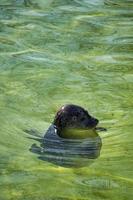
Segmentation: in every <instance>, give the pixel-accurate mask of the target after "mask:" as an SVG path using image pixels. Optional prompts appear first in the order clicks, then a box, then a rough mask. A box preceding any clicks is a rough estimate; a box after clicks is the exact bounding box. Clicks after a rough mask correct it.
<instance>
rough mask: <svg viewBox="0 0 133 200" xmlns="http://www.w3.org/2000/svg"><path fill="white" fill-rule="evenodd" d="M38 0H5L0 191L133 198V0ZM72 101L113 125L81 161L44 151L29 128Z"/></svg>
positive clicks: (82, 199)
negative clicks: (57, 160) (47, 156)
mask: <svg viewBox="0 0 133 200" xmlns="http://www.w3.org/2000/svg"><path fill="white" fill-rule="evenodd" d="M31 3H32V4H31ZM31 3H30V2H27V4H24V2H23V0H17V1H15V0H10V1H8V0H1V1H0V200H30V199H31V200H104V199H108V200H118V199H119V200H132V199H133V192H132V188H133V179H132V178H133V173H132V170H133V163H132V161H133V156H132V154H133V152H132V146H133V136H132V134H133V133H132V130H133V125H132V118H133V110H132V107H133V92H132V91H133V90H132V86H133V75H132V72H133V66H132V62H131V61H132V43H133V37H132V34H133V28H132V16H133V15H132V8H133V6H132V5H133V4H132V1H130V0H38V1H37V0H31ZM66 103H73V104H78V105H80V106H83V107H85V108H86V109H87V110H89V112H90V113H91V114H92V115H93V116H95V117H96V118H98V119H99V120H100V125H101V126H103V127H106V128H107V131H106V132H100V133H99V135H100V137H101V139H102V149H101V155H100V157H99V158H97V159H95V160H94V162H93V163H92V164H91V165H87V164H86V166H84V167H82V168H80V167H79V168H74V167H69V168H66V167H61V166H58V165H54V164H52V163H50V162H46V161H41V160H39V159H38V157H37V155H36V154H34V153H32V152H30V151H29V148H30V147H31V145H32V144H33V143H36V144H38V143H37V142H35V141H33V140H31V139H29V138H28V137H27V133H26V132H25V131H24V130H25V129H27V130H30V129H36V130H37V131H38V132H40V135H41V134H42V133H45V131H46V130H47V128H48V127H49V126H50V123H51V122H52V121H53V118H54V116H55V113H56V112H57V110H58V109H59V108H60V106H62V105H63V104H66Z"/></svg>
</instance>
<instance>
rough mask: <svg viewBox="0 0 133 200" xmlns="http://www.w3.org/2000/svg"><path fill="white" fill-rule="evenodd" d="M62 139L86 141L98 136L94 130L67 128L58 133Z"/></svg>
mask: <svg viewBox="0 0 133 200" xmlns="http://www.w3.org/2000/svg"><path fill="white" fill-rule="evenodd" d="M57 134H58V135H59V136H60V137H62V138H67V139H85V138H95V137H97V136H98V134H97V133H96V131H95V128H94V129H92V128H91V129H80V128H67V129H64V130H63V131H61V133H59V132H58V133H57Z"/></svg>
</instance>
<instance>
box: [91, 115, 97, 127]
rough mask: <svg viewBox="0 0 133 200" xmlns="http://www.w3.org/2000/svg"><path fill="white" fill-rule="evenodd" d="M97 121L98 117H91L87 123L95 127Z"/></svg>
mask: <svg viewBox="0 0 133 200" xmlns="http://www.w3.org/2000/svg"><path fill="white" fill-rule="evenodd" d="M98 123H99V120H98V119H96V118H93V117H91V122H90V121H89V125H90V124H91V125H92V127H95V126H96V125H97V124H98Z"/></svg>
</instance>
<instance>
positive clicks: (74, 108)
mask: <svg viewBox="0 0 133 200" xmlns="http://www.w3.org/2000/svg"><path fill="white" fill-rule="evenodd" d="M98 122H99V121H98V119H96V118H94V117H92V116H91V115H90V114H89V113H88V111H87V110H85V109H84V108H82V107H80V106H78V105H73V104H69V105H65V106H62V107H61V108H60V109H59V111H58V112H57V114H56V116H55V119H54V122H53V124H54V126H55V128H56V129H57V134H58V135H59V136H60V137H65V134H64V132H65V133H66V130H67V131H68V130H70V129H71V130H72V129H73V130H74V129H80V130H81V129H84V130H85V129H94V128H95V127H96V125H97V124H98ZM69 132H70V131H69ZM70 138H71V135H70Z"/></svg>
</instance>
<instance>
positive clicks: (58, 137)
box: [30, 105, 102, 167]
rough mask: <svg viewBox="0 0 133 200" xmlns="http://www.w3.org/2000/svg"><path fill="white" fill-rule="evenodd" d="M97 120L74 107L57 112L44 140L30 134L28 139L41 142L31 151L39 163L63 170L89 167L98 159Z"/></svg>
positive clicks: (64, 107)
mask: <svg viewBox="0 0 133 200" xmlns="http://www.w3.org/2000/svg"><path fill="white" fill-rule="evenodd" d="M97 124H98V120H97V119H96V118H94V117H92V116H91V115H90V114H89V113H88V112H87V111H86V110H85V109H83V108H82V107H80V106H77V105H66V106H63V107H61V109H60V110H59V111H58V112H57V114H56V116H55V119H54V121H53V123H52V124H51V125H50V127H49V128H48V130H47V131H46V133H45V134H44V137H43V138H42V137H38V136H37V134H36V133H35V132H34V131H32V132H30V135H32V136H33V135H34V138H32V139H35V140H37V141H39V142H40V147H39V146H37V145H36V144H33V145H32V146H31V148H30V151H32V152H34V153H37V154H39V157H38V158H39V159H41V160H44V161H48V162H51V163H54V164H56V165H60V166H64V167H71V166H74V167H81V166H85V165H88V164H90V163H91V162H92V161H93V160H94V159H95V158H98V156H99V155H100V150H101V146H102V141H101V138H100V136H99V135H98V133H97V132H96V125H97Z"/></svg>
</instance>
